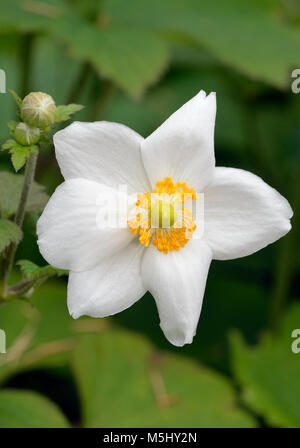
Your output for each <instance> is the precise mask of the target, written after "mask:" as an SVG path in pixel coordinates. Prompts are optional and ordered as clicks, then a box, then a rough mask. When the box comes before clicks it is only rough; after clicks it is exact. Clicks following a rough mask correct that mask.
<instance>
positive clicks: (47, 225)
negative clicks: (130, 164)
mask: <svg viewBox="0 0 300 448" xmlns="http://www.w3.org/2000/svg"><path fill="white" fill-rule="evenodd" d="M120 198H122V199H123V200H124V201H126V200H127V197H126V196H125V197H123V196H122V195H120V196H118V192H117V191H116V190H113V189H111V188H109V187H106V186H103V185H100V184H98V183H96V182H93V181H90V180H86V179H70V180H67V181H66V182H64V183H63V184H62V185H60V186H59V187H58V188H57V189H56V191H55V193H54V194H53V196H52V197H51V198H50V200H49V202H48V204H47V206H46V208H45V210H44V212H43V214H42V216H41V217H40V219H39V221H38V224H37V233H38V237H39V240H38V245H39V248H40V251H41V254H42V255H43V257H44V258H45V259H46V260H47V261H48V263H50V264H52V265H54V266H57V267H59V268H63V269H71V270H73V271H81V270H86V269H89V268H91V267H93V266H95V265H96V264H97V263H99V262H100V261H101V260H102V259H104V258H105V257H107V256H110V255H112V254H114V253H116V252H117V251H118V250H119V249H122V248H123V247H125V246H126V245H128V244H129V243H130V241H131V240H132V239H133V238H134V235H133V234H131V232H130V231H129V229H128V227H124V228H119V227H118V226H119V221H118V218H119V212H118V211H119V208H118V204H120V205H121V202H120V201H119V202H118V200H119V199H120ZM121 207H122V206H121ZM108 217H109V218H111V221H110V222H107V220H108ZM125 226H126V221H125Z"/></svg>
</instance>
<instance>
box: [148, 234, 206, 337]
mask: <svg viewBox="0 0 300 448" xmlns="http://www.w3.org/2000/svg"><path fill="white" fill-rule="evenodd" d="M211 258H212V256H211V250H210V248H209V247H208V246H207V245H206V244H205V243H204V242H203V241H201V240H191V241H189V242H188V243H187V245H186V246H185V247H183V248H181V249H179V251H178V252H177V251H171V252H168V253H167V254H164V253H163V252H160V251H158V250H157V249H156V247H155V246H153V245H151V246H149V247H148V248H147V250H146V252H145V255H144V259H143V262H142V278H143V282H144V285H145V287H146V288H147V289H148V290H149V291H150V292H151V294H152V295H153V297H154V298H155V301H156V305H157V308H158V312H159V317H160V326H161V328H162V330H163V332H164V334H165V336H166V338H167V339H168V340H169V341H170V342H171V343H172V344H174V345H177V346H182V345H184V344H190V343H191V342H192V340H193V337H194V336H195V333H196V328H197V324H198V320H199V316H200V312H201V307H202V300H203V294H204V290H205V284H206V278H207V273H208V269H209V266H210V262H211Z"/></svg>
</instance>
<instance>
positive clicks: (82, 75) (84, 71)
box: [66, 62, 91, 104]
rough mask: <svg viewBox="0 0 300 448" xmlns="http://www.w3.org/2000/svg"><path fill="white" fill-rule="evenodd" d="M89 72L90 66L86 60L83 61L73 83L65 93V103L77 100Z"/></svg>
mask: <svg viewBox="0 0 300 448" xmlns="http://www.w3.org/2000/svg"><path fill="white" fill-rule="evenodd" d="M90 72H91V66H90V64H89V63H88V62H84V64H83V65H82V67H81V69H80V71H79V74H78V76H77V78H76V79H75V82H74V84H73V85H72V86H71V89H70V91H69V93H68V95H67V99H66V104H70V103H74V102H75V101H77V98H78V97H79V95H80V93H81V91H82V88H83V87H84V86H85V83H86V81H87V79H88V78H89V75H90Z"/></svg>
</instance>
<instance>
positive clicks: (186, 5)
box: [103, 0, 300, 88]
mask: <svg viewBox="0 0 300 448" xmlns="http://www.w3.org/2000/svg"><path fill="white" fill-rule="evenodd" d="M279 7H280V3H279V0H278V1H277V0H275V1H261V0H243V2H241V1H240V0H228V1H226V2H224V1H222V0H211V1H207V0H186V1H184V2H183V1H181V0H164V1H161V0H153V1H151V2H149V1H148V0H132V1H130V2H128V3H127V4H126V8H124V3H123V0H107V1H106V2H105V5H104V10H103V15H106V16H108V17H109V18H110V21H111V23H113V24H115V26H116V25H118V26H119V25H122V24H125V23H126V25H127V26H128V25H131V26H140V27H141V28H143V29H145V28H147V29H151V30H156V31H157V32H158V33H164V34H165V35H166V36H169V38H173V39H174V38H177V40H179V39H182V40H184V39H185V40H186V39H187V38H188V39H189V40H190V41H192V42H193V43H194V44H196V45H198V46H200V48H201V49H203V48H204V49H205V50H206V51H207V52H208V53H210V54H212V55H213V56H214V57H215V58H217V59H218V60H219V61H220V62H221V63H223V64H225V65H227V66H230V67H233V68H235V69H237V70H238V71H239V72H240V73H242V74H245V75H246V76H248V77H251V78H255V79H258V80H262V81H265V82H267V83H270V84H272V85H274V86H276V87H279V88H288V87H289V86H290V70H291V67H297V66H298V62H297V61H298V60H299V46H300V35H299V33H298V31H297V29H295V28H294V27H292V26H290V25H289V24H288V23H287V21H285V20H283V19H282V15H281V14H280V13H278V8H279ZM278 55H280V57H279V56H278Z"/></svg>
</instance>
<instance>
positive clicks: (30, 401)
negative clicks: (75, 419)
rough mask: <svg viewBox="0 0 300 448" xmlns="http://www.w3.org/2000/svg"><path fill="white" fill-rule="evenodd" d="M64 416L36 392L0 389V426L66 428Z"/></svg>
mask: <svg viewBox="0 0 300 448" xmlns="http://www.w3.org/2000/svg"><path fill="white" fill-rule="evenodd" d="M68 427H70V424H69V422H68V421H67V419H66V417H65V416H64V415H63V413H62V412H61V411H60V409H59V408H58V407H57V406H56V404H54V403H53V402H51V401H50V400H49V399H48V398H46V397H43V396H42V395H40V394H37V393H36V392H29V391H25V390H13V389H4V390H1V391H0V428H68Z"/></svg>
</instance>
